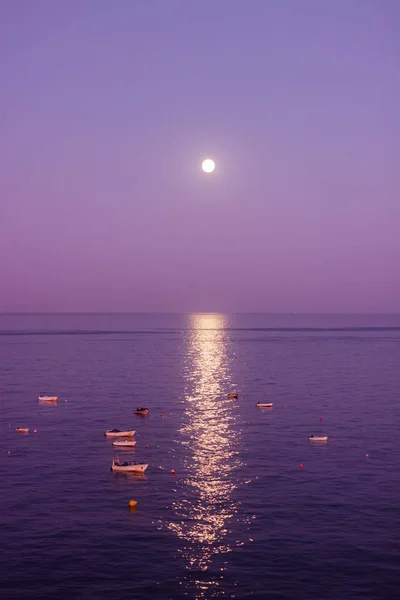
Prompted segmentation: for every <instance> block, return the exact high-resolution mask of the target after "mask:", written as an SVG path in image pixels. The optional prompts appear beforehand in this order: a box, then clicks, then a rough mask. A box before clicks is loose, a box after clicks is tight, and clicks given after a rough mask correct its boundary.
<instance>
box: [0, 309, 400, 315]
mask: <svg viewBox="0 0 400 600" xmlns="http://www.w3.org/2000/svg"><path fill="white" fill-rule="evenodd" d="M203 314H209V315H215V314H220V315H274V316H296V315H297V316H299V315H300V316H317V315H321V316H327V315H330V316H333V315H359V316H362V315H364V316H368V315H392V316H397V315H400V311H399V312H392V311H369V312H365V311H361V312H354V311H349V312H347V311H338V312H332V311H328V312H324V311H323V312H319V311H315V312H311V311H310V312H308V311H307V312H302V311H294V312H292V311H287V312H278V311H277V312H271V311H267V312H264V311H239V312H238V311H233V312H229V311H227V312H224V311H220V310H215V311H209V310H206V311H184V312H182V311H0V315H203Z"/></svg>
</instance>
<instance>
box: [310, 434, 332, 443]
mask: <svg viewBox="0 0 400 600" xmlns="http://www.w3.org/2000/svg"><path fill="white" fill-rule="evenodd" d="M327 440H328V436H327V435H325V436H324V437H317V436H315V435H310V436H309V438H308V441H309V442H326V441H327Z"/></svg>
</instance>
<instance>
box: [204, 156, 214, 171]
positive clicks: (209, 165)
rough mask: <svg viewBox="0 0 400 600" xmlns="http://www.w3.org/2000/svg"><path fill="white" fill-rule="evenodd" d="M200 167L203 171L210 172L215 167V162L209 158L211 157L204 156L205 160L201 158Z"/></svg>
mask: <svg viewBox="0 0 400 600" xmlns="http://www.w3.org/2000/svg"><path fill="white" fill-rule="evenodd" d="M201 168H202V169H203V171H204V173H212V172H213V171H214V169H215V162H214V161H213V160H211V158H206V160H203V162H202V163H201Z"/></svg>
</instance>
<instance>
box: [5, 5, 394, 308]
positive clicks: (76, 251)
mask: <svg viewBox="0 0 400 600" xmlns="http://www.w3.org/2000/svg"><path fill="white" fill-rule="evenodd" d="M399 31H400V2H399V1H398V0H334V1H330V0H201V1H200V0H141V1H139V0H115V1H112V0H35V1H32V0H3V1H0V57H1V58H0V202H1V204H0V310H4V311H20V310H21V311H47V310H50V311H147V310H148V311H223V312H225V311H228V312H230V311H265V312H270V311H271V312H275V311H276V312H285V311H298V312H313V311H317V312H335V311H339V312H342V311H350V312H368V311H375V312H380V311H383V312H391V311H392V312H398V311H399V310H400V268H399V263H400V209H399V205H400V175H399V172H400V169H399V158H400V142H399V140H400V35H399ZM207 155H210V156H211V157H213V158H214V159H215V160H216V162H217V171H216V172H215V173H214V174H213V175H211V176H210V175H205V174H203V173H202V172H201V170H200V162H201V160H202V159H203V158H204V157H206V156H207Z"/></svg>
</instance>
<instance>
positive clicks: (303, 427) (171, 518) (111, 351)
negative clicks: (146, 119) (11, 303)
mask: <svg viewBox="0 0 400 600" xmlns="http://www.w3.org/2000/svg"><path fill="white" fill-rule="evenodd" d="M233 389H237V390H239V392H240V396H239V398H238V399H237V400H229V399H227V398H226V393H227V392H229V391H230V390H233ZM40 393H43V394H57V395H58V396H59V401H58V402H57V405H56V406H52V405H41V404H39V402H38V400H37V395H38V394H40ZM259 400H264V401H267V402H273V403H274V406H273V409H272V410H268V409H265V410H260V409H257V408H256V407H255V403H256V401H259ZM0 404H1V414H0V433H1V435H0V509H1V510H0V526H1V529H0V545H1V554H0V561H1V562H0V579H1V581H0V596H1V598H7V599H10V600H11V599H15V598H30V599H31V600H32V599H39V598H40V599H55V598H57V599H75V598H76V599H85V600H86V599H96V600H97V599H103V598H105V599H106V598H107V599H108V600H113V599H115V600H119V599H124V598H135V599H141V598H156V599H158V598H160V599H164V598H165V599H169V598H173V599H175V598H177V599H179V598H239V599H241V598H272V599H282V600H283V599H288V600H289V599H290V600H292V599H293V600H302V599H303V598H304V599H306V598H307V599H308V598H310V596H313V597H314V598H318V599H319V600H325V599H337V598H347V599H357V598H363V599H374V600H375V599H380V598H385V599H386V598H387V599H391V598H393V600H394V599H396V598H399V597H400V507H399V498H400V441H399V440H400V431H399V425H400V317H399V316H344V315H342V316H299V315H287V316H276V315H275V316H272V315H271V316H268V315H241V316H234V317H228V316H224V315H219V314H215V315H212V314H206V315H187V316H185V315H181V316H179V315H47V316H46V315H19V316H17V315H14V316H13V315H0ZM138 405H143V406H148V407H149V408H150V415H149V417H148V418H143V417H138V416H135V415H133V414H132V410H133V409H134V408H135V407H136V406H138ZM160 413H162V416H160ZM320 418H322V419H323V420H322V422H321V421H320ZM17 426H20V427H30V428H31V431H30V433H29V435H21V434H17V433H15V427H17ZM113 427H119V428H135V429H136V438H137V446H136V449H135V450H133V451H131V452H127V451H121V452H120V455H121V454H124V455H126V456H128V455H129V456H132V457H135V458H137V459H138V460H146V462H148V463H149V468H148V470H147V472H146V474H145V476H144V477H140V476H134V475H131V476H127V475H125V474H112V473H111V472H110V464H111V460H112V458H113V457H115V456H116V452H115V451H113V449H112V447H111V442H110V441H107V440H106V439H105V437H104V436H103V432H104V430H105V429H108V428H113ZM33 429H37V434H34V433H33ZM309 434H327V435H328V436H329V441H328V443H327V444H314V445H310V444H309V443H308V441H307V436H308V435H309ZM333 440H334V441H333ZM146 445H148V448H146ZM9 451H10V452H12V454H11V455H8V452H9ZM366 454H368V457H366ZM300 463H302V464H303V465H304V468H303V469H300V468H299V465H300ZM171 469H175V470H176V474H175V475H172V474H171ZM131 499H135V500H137V501H138V506H137V510H136V512H130V510H129V507H128V502H129V500H131Z"/></svg>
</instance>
